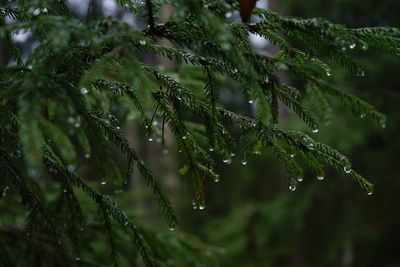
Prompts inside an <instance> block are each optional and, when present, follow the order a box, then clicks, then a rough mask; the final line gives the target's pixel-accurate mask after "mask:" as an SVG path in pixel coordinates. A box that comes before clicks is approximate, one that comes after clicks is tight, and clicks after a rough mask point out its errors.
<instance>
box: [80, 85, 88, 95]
mask: <svg viewBox="0 0 400 267" xmlns="http://www.w3.org/2000/svg"><path fill="white" fill-rule="evenodd" d="M87 93H89V89H87V88H86V87H82V88H81V94H82V95H86V94H87Z"/></svg>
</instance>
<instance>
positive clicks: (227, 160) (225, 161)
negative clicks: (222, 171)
mask: <svg viewBox="0 0 400 267" xmlns="http://www.w3.org/2000/svg"><path fill="white" fill-rule="evenodd" d="M223 162H224V163H225V164H228V165H229V164H231V163H232V159H224V160H223Z"/></svg>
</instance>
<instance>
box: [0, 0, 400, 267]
mask: <svg viewBox="0 0 400 267" xmlns="http://www.w3.org/2000/svg"><path fill="white" fill-rule="evenodd" d="M88 3H89V1H83V0H82V1H80V0H79V1H78V0H73V1H72V0H71V1H70V5H71V6H72V7H73V8H74V10H75V12H76V15H77V16H80V17H81V18H82V19H85V16H86V15H87V14H88V13H87V12H86V10H87V7H88ZM258 6H259V7H264V8H269V9H272V10H274V11H277V12H281V13H283V14H286V15H292V16H301V17H323V18H327V19H329V20H331V21H334V22H337V23H342V24H345V25H347V26H350V27H364V26H394V27H399V26H400V16H399V13H400V1H396V0H381V1H376V0H365V1H357V0H330V1H320V0H296V1H294V0H281V1H277V0H274V1H266V0H260V1H259V2H258ZM169 9H170V8H169V7H166V8H165V11H164V13H165V14H164V15H165V19H166V20H168V14H169V12H170V10H169ZM89 15H90V16H93V17H96V16H103V15H106V16H109V15H111V16H115V17H117V18H120V19H123V20H125V21H126V22H128V23H130V24H132V25H135V26H143V25H144V24H143V21H141V19H140V18H137V17H133V16H132V15H128V14H127V13H125V12H124V11H123V10H122V9H120V8H119V7H118V6H117V5H116V4H115V2H114V1H112V0H104V1H100V0H99V1H97V5H96V8H95V11H94V12H92V13H90V14H89ZM227 16H228V17H229V19H231V20H238V19H239V15H238V14H236V13H232V14H227ZM13 38H14V41H15V42H19V43H20V45H21V47H23V48H24V49H25V50H26V51H27V52H28V51H29V50H30V49H31V48H32V47H34V46H35V41H34V39H33V38H31V36H29V33H20V34H18V35H15V36H14V37H13ZM251 38H252V41H253V43H254V46H255V48H256V49H258V50H259V51H260V53H266V54H273V53H274V51H276V48H274V47H272V46H271V45H270V44H268V42H266V41H264V40H261V39H260V38H257V37H256V36H252V37H251ZM0 49H1V51H2V52H1V53H2V55H1V57H0V58H1V60H2V61H3V63H5V62H6V64H8V63H9V62H7V50H6V48H4V47H3V48H0ZM353 53H355V54H358V58H359V61H360V62H361V64H362V65H363V66H365V69H366V75H365V76H364V77H356V76H354V75H351V74H350V73H347V72H346V71H344V70H343V69H341V68H339V67H336V68H335V67H333V75H332V82H333V83H335V84H337V85H340V86H343V87H345V88H347V90H349V91H351V92H353V93H355V94H356V95H358V96H360V97H361V98H363V99H365V100H367V101H368V102H370V103H372V104H373V105H375V106H376V107H377V108H378V109H379V110H380V111H382V112H383V113H385V114H387V116H388V121H387V124H386V127H385V128H382V127H380V126H379V125H375V124H374V123H373V122H372V121H371V120H369V119H368V117H366V118H358V117H355V116H354V115H352V114H351V113H349V112H348V111H347V110H345V109H343V107H342V106H341V105H340V104H339V103H336V104H335V103H333V106H334V111H333V115H332V118H331V123H330V124H329V125H324V126H322V127H321V128H320V131H319V133H318V134H317V135H314V136H315V138H316V139H317V140H319V141H322V142H325V143H327V144H329V145H331V146H333V147H336V148H338V150H339V151H341V152H343V153H344V154H345V155H347V156H348V157H349V159H350V160H351V161H352V162H353V168H354V169H357V170H358V171H359V172H360V173H361V174H363V175H364V176H365V177H367V178H369V180H370V181H372V182H373V183H374V184H375V190H374V193H373V195H372V196H368V195H367V194H366V192H364V191H363V190H362V189H361V188H360V187H359V186H358V185H357V184H356V183H354V182H353V181H351V180H349V179H346V178H345V177H342V176H340V175H338V174H337V173H335V172H333V171H330V170H328V171H327V175H326V177H325V179H324V180H323V181H319V180H317V179H316V178H315V177H313V176H311V174H308V175H307V174H306V175H305V177H304V181H303V182H302V183H301V184H300V186H298V188H297V190H296V191H295V192H291V191H289V190H288V187H287V181H286V179H285V177H284V174H283V172H282V169H281V166H280V165H279V162H278V161H277V160H276V159H275V158H274V157H273V156H272V155H271V154H269V153H268V152H267V153H266V154H263V155H258V156H252V157H249V158H248V159H247V164H246V165H243V164H241V159H240V158H236V159H234V160H233V162H232V164H231V165H226V164H223V163H222V161H221V160H219V161H218V162H220V164H218V166H217V170H218V171H219V173H220V175H221V181H220V182H218V183H214V182H212V181H210V182H207V183H209V184H206V208H205V209H204V210H193V209H192V205H191V201H192V200H191V199H192V197H193V194H194V192H193V189H192V187H191V184H190V180H189V179H188V178H186V177H180V176H179V174H178V169H179V168H180V166H181V165H182V161H181V158H180V157H179V153H177V151H176V149H175V148H174V140H173V138H172V136H171V137H169V140H167V143H168V150H167V149H163V148H161V147H160V145H159V144H157V142H147V141H146V139H145V137H144V135H143V129H139V128H138V127H137V126H136V125H135V123H133V122H129V120H128V123H127V124H126V126H125V127H124V131H125V133H126V136H127V137H128V139H129V140H130V141H131V143H132V145H133V146H134V147H135V148H136V149H137V150H138V151H140V154H141V155H143V156H144V157H145V158H146V159H147V160H148V161H149V162H151V165H152V167H153V169H154V170H155V173H156V174H157V175H158V176H159V177H160V179H161V181H162V183H163V184H164V186H165V187H166V190H167V191H168V192H169V194H170V196H171V197H172V200H173V203H174V205H175V207H176V209H177V213H178V216H179V218H180V221H181V223H180V225H179V227H178V228H177V229H176V230H175V231H173V232H171V231H169V230H168V228H167V227H166V225H165V223H164V221H163V219H162V217H161V216H160V213H159V212H158V210H157V206H156V204H155V201H154V200H153V198H152V195H151V193H150V192H149V190H148V189H146V187H145V185H144V184H143V182H141V180H140V179H139V178H138V177H137V176H134V177H132V180H131V181H130V184H129V186H127V187H126V188H125V189H124V192H122V191H118V190H116V191H114V189H113V188H112V186H111V184H110V187H103V188H102V190H103V191H104V192H108V193H110V194H111V195H113V198H115V199H116V200H117V201H118V202H119V203H120V204H121V205H122V206H123V207H124V208H125V209H126V210H127V211H128V213H129V214H130V215H131V216H132V217H133V218H137V222H138V223H139V224H140V225H141V226H142V227H143V228H145V229H146V230H148V236H147V238H148V239H149V240H151V242H152V243H153V244H155V245H157V247H158V250H157V251H156V253H157V254H158V255H161V256H162V257H164V258H168V259H167V260H166V261H165V262H163V263H162V264H163V265H165V266H241V267H242V266H243V267H246V266H271V267H278V266H279V267H285V266H310V267H312V266H344V267H348V266H354V267H356V266H357V267H369V266H371V267H376V266H388V267H396V266H400V242H399V240H400V213H399V210H400V209H399V204H400V157H399V155H400V123H399V122H400V109H399V103H400V89H399V83H400V75H399V74H400V60H399V57H393V56H390V55H385V54H384V53H382V52H380V51H375V50H373V49H369V48H368V50H367V51H363V52H362V53H361V52H357V51H354V52H353ZM144 60H146V61H147V62H154V64H166V65H168V64H171V63H170V62H160V60H159V59H157V58H146V56H144ZM180 75H184V73H180ZM282 78H283V79H285V80H287V81H288V82H289V83H291V84H293V85H296V83H297V81H296V80H293V78H292V77H282ZM232 86H234V85H232ZM232 91H233V90H228V88H221V96H222V97H223V98H224V101H226V103H229V105H230V106H231V108H233V109H235V110H237V111H239V112H241V113H243V114H248V115H250V116H251V115H252V112H253V111H254V106H252V105H249V104H248V103H247V101H246V100H245V99H243V96H242V95H233V93H232ZM115 109H116V111H118V107H115ZM280 119H281V125H282V127H285V128H290V129H300V130H304V131H309V130H308V129H306V128H305V127H304V125H303V124H302V123H301V122H299V120H298V119H297V118H296V117H295V116H294V115H293V114H291V113H290V112H289V111H288V110H286V109H285V108H284V107H282V110H281V118H280ZM310 134H311V133H310ZM114 156H115V157H118V155H117V154H115V155H114ZM88 164H91V165H90V166H89V167H91V168H92V169H93V172H95V162H89V163H88ZM12 200H13V196H12V195H10V196H5V197H3V198H2V199H1V200H0V213H1V214H2V215H1V218H0V224H1V226H7V225H9V224H11V223H13V224H18V223H21V224H22V223H23V220H24V217H23V215H24V214H23V213H22V212H19V211H18V210H14V212H13V214H9V213H7V215H4V216H3V212H4V214H6V213H5V211H6V210H7V212H8V211H9V210H8V209H7V205H8V204H7V203H10V202H11V201H12ZM81 200H82V201H83V203H85V201H86V202H87V204H85V207H86V211H85V212H86V214H87V215H88V218H89V222H88V227H92V228H93V229H96V227H97V226H96V221H95V219H93V221H91V220H90V218H92V217H93V216H92V214H95V213H96V211H95V209H94V207H92V206H91V204H90V202H89V200H87V199H85V197H84V196H81ZM15 218H17V219H15ZM93 218H94V217H93ZM115 234H116V235H117V236H118V242H117V245H118V247H119V248H120V251H121V258H120V263H121V265H122V266H135V264H139V265H140V263H137V262H136V261H133V260H132V259H134V258H135V257H134V253H133V254H132V250H134V249H133V247H134V246H133V244H132V241H131V240H130V239H129V238H128V237H126V236H125V235H124V234H123V232H122V231H120V230H115ZM101 235H102V232H101V231H97V232H96V231H94V232H93V231H84V232H82V238H83V241H82V243H84V244H85V245H83V254H82V258H83V259H85V261H87V262H92V263H98V264H100V263H102V264H103V263H104V264H105V265H107V264H108V263H110V259H109V257H108V247H107V242H106V240H105V239H106V238H105V237H102V236H101ZM27 248H29V249H31V250H32V255H37V254H36V251H35V249H34V248H31V247H29V246H27ZM38 249H39V248H38ZM41 257H43V258H46V260H49V258H52V257H53V258H54V259H53V260H54V263H57V260H58V257H59V255H58V254H57V253H56V252H55V253H53V254H42V256H41ZM35 260H36V261H38V262H39V261H40V259H37V258H36V259H35ZM133 262H134V263H133ZM32 266H35V265H34V264H33V265H32ZM48 266H51V265H48ZM54 266H55V265H54Z"/></svg>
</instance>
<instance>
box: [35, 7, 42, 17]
mask: <svg viewBox="0 0 400 267" xmlns="http://www.w3.org/2000/svg"><path fill="white" fill-rule="evenodd" d="M40 12H41V11H40V9H39V8H35V10H33V15H34V16H37V15H39V14H40Z"/></svg>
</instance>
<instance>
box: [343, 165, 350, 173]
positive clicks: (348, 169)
mask: <svg viewBox="0 0 400 267" xmlns="http://www.w3.org/2000/svg"><path fill="white" fill-rule="evenodd" d="M343 170H344V172H345V173H350V172H351V167H350V166H345V167H344V168H343Z"/></svg>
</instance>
